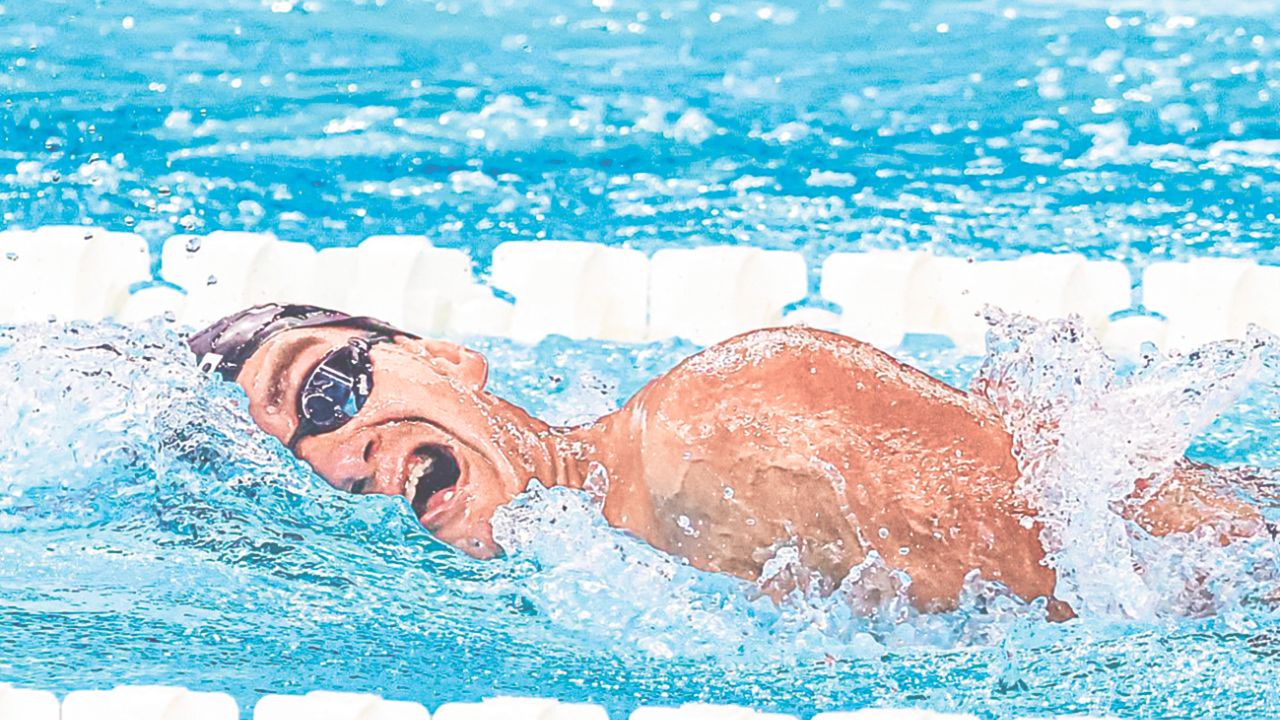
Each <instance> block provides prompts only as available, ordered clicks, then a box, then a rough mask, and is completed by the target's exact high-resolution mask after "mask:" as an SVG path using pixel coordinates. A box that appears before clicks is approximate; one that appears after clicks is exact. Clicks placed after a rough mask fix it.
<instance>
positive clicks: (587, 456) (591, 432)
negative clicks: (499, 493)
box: [500, 400, 618, 492]
mask: <svg viewBox="0 0 1280 720" xmlns="http://www.w3.org/2000/svg"><path fill="white" fill-rule="evenodd" d="M500 402H503V403H505V404H507V405H509V406H511V407H512V408H513V409H514V410H515V411H516V413H515V414H516V415H517V416H523V417H522V418H520V420H518V421H517V423H516V426H517V427H519V426H523V427H524V429H525V430H527V431H528V432H525V433H517V434H519V435H524V437H525V438H526V442H523V443H521V442H517V443H516V447H519V446H521V445H524V446H525V447H526V450H525V451H521V452H517V453H512V454H511V459H512V460H514V459H515V457H517V456H519V455H525V456H526V458H527V459H526V460H525V462H524V463H523V464H525V465H526V470H527V474H528V479H529V480H537V481H538V483H540V484H541V485H543V486H544V487H567V488H571V489H574V490H584V489H587V490H589V491H591V492H595V491H597V488H598V489H599V490H603V489H605V487H607V482H608V481H607V478H602V477H601V473H607V470H606V468H605V466H604V464H603V458H604V457H606V456H608V453H607V451H608V450H609V448H608V447H606V445H607V442H608V438H607V437H606V436H607V433H606V430H607V429H608V427H609V425H610V423H609V420H610V419H611V418H612V417H613V416H614V415H617V414H618V413H611V414H609V415H606V416H604V417H602V418H599V419H598V420H595V421H592V422H588V423H584V424H582V425H576V426H556V425H551V424H550V423H547V422H546V421H544V420H542V419H540V418H537V417H534V416H533V415H531V414H529V413H528V412H526V411H525V410H524V409H523V408H521V407H519V406H517V405H514V404H513V403H510V402H509V401H505V400H500ZM535 437H536V438H537V440H536V443H537V445H538V446H539V448H528V445H527V439H532V438H535ZM528 449H534V450H535V452H528V451H527V450H528ZM536 449H541V452H536ZM508 452H509V453H510V450H509V451H508ZM513 464H515V463H513ZM601 483H604V486H601ZM588 485H590V486H591V487H590V488H588Z"/></svg>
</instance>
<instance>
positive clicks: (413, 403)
mask: <svg viewBox="0 0 1280 720" xmlns="http://www.w3.org/2000/svg"><path fill="white" fill-rule="evenodd" d="M189 345H190V347H191V349H192V351H193V352H194V353H195V354H196V356H197V358H198V361H199V362H200V364H201V366H202V367H203V368H204V369H205V370H206V371H207V372H216V373H218V374H220V375H221V376H222V377H223V378H224V379H226V380H228V381H232V382H237V383H239V385H240V386H241V387H243V388H244V391H245V392H246V393H247V394H248V397H249V412H250V414H251V415H252V417H253V419H254V421H255V422H256V423H257V424H258V425H259V426H260V427H261V428H262V429H263V430H265V431H266V432H267V433H269V434H270V435H272V436H274V437H275V438H276V439H278V440H279V441H281V442H282V443H285V444H286V445H287V446H288V447H289V449H290V450H291V451H293V453H294V454H295V455H297V457H299V458H300V459H302V460H304V461H306V462H307V463H309V464H310V465H311V467H312V468H313V469H314V470H315V472H316V473H317V474H319V475H320V476H321V477H323V478H324V479H325V480H326V481H328V482H329V483H330V484H331V485H333V486H334V487H336V488H338V489H341V490H346V491H349V492H353V493H378V494H385V495H400V496H403V497H404V498H405V499H406V500H407V501H408V502H409V504H410V505H411V506H412V508H413V512H414V514H415V516H416V517H417V518H418V519H419V521H420V522H421V523H422V525H423V526H424V527H425V528H426V529H427V530H428V531H430V532H431V533H433V534H434V535H435V536H436V537H437V538H439V539H440V540H442V541H444V542H446V543H449V544H451V545H453V546H455V547H457V548H459V549H461V550H463V551H464V552H466V553H468V554H470V555H472V556H475V557H478V558H488V557H492V556H494V555H496V554H498V553H499V552H500V549H499V548H498V546H497V545H496V544H495V542H494V540H493V532H492V527H491V525H490V521H491V519H492V518H493V515H494V511H495V510H496V509H497V508H498V507H500V506H502V505H505V504H506V503H508V502H509V501H510V500H511V499H512V498H514V497H515V496H516V495H518V494H519V493H521V492H523V491H524V490H525V489H526V487H527V486H528V485H529V483H530V481H531V480H532V479H535V478H536V479H537V480H538V481H539V482H541V483H542V484H543V485H547V486H551V485H559V486H567V487H571V488H578V489H581V488H583V487H584V485H589V484H590V485H593V487H594V488H595V490H596V491H597V492H599V493H602V494H603V501H604V503H603V512H604V516H605V518H606V520H607V521H608V522H609V523H610V524H611V525H613V526H615V527H617V528H621V529H624V530H626V531H629V532H630V533H632V534H634V535H635V536H636V537H638V538H640V539H642V540H644V541H646V542H648V543H650V544H651V545H653V546H654V547H656V548H658V549H660V550H663V551H665V552H668V553H671V554H673V555H677V556H680V557H683V558H686V559H687V560H688V562H689V563H690V564H691V565H693V566H694V567H697V568H700V569H702V570H708V571H714V572H723V573H729V574H731V575H735V576H738V577H741V578H745V579H748V580H752V581H758V580H759V579H760V575H761V571H762V567H763V565H764V563H765V562H766V561H767V560H769V559H770V558H771V557H773V555H774V554H775V553H776V550H777V548H779V547H782V546H785V545H792V546H794V547H795V548H796V549H797V550H798V553H799V560H800V562H801V564H802V566H803V567H804V568H806V569H808V570H809V571H811V572H812V573H813V574H814V575H815V576H816V577H818V578H821V579H822V582H823V583H824V584H825V585H824V587H825V589H827V590H829V589H830V588H833V587H835V586H836V585H838V584H839V583H840V581H841V580H843V579H844V577H845V576H846V575H847V574H848V573H849V572H850V570H851V568H854V567H855V566H858V564H859V563H862V562H863V561H864V560H866V559H867V558H868V556H869V554H870V553H872V552H875V553H877V554H878V555H879V556H880V558H882V559H883V561H884V562H885V563H886V565H887V566H888V567H890V568H892V569H897V570H903V571H906V572H907V573H908V574H909V575H910V577H911V584H910V586H909V587H908V596H909V598H910V600H911V602H912V603H913V605H915V606H916V607H917V608H918V609H920V610H922V611H945V610H948V609H951V608H954V607H955V606H956V603H957V601H958V597H959V595H960V592H961V589H962V586H963V584H964V582H965V577H966V576H967V575H969V574H970V573H971V572H972V571H975V570H976V571H978V572H979V573H980V574H981V577H982V578H984V579H987V580H995V581H999V582H1001V583H1003V584H1004V585H1005V586H1006V587H1008V588H1009V589H1010V590H1011V591H1012V592H1013V593H1015V594H1017V595H1018V596H1019V597H1021V598H1023V599H1024V600H1028V601H1031V600H1034V599H1037V598H1045V599H1046V600H1047V602H1048V612H1049V615H1050V617H1052V618H1056V619H1063V618H1067V617H1070V616H1071V615H1072V610H1071V608H1070V607H1068V606H1067V605H1066V604H1065V603H1063V602H1061V601H1059V600H1057V599H1055V598H1054V597H1053V592H1054V584H1055V581H1056V576H1055V573H1054V570H1053V569H1052V568H1051V567H1049V566H1048V565H1047V564H1046V562H1045V552H1044V549H1043V547H1042V545H1041V542H1040V533H1041V530H1042V527H1041V525H1040V523H1039V522H1038V521H1037V519H1036V513H1035V510H1034V508H1032V507H1030V506H1029V505H1028V503H1027V501H1026V500H1025V499H1024V498H1023V497H1021V496H1020V494H1019V493H1018V492H1017V491H1016V484H1017V481H1018V478H1019V469H1018V465H1017V463H1016V462H1015V460H1014V457H1013V454H1012V447H1013V440H1012V438H1011V436H1010V434H1009V432H1008V431H1007V430H1006V428H1005V426H1004V425H1003V424H1002V422H1001V420H1000V418H999V417H998V416H997V414H996V411H995V409H994V408H993V407H992V406H991V405H990V404H989V402H988V401H986V400H985V399H983V398H980V397H978V396H975V395H971V394H967V393H964V392H962V391H960V390H957V389H955V388H952V387H950V386H948V385H946V384H945V383H943V382H941V381H939V380H937V379H935V378H933V377H931V376H929V375H927V374H925V373H923V372H920V371H918V370H915V369H913V368H910V367H907V366H906V365H903V364H902V363H900V362H898V361H897V360H895V359H894V358H892V357H891V356H889V355H888V354H886V353H884V352H882V351H880V350H878V349H876V348H874V347H871V346H870V345H867V344H865V343H861V342H859V341H857V340H854V339H852V338H848V337H844V336H842V335H837V334H834V333H829V332H824V331H819V330H813V329H808V328H802V327H789V328H780V329H770V330H758V331H754V332H749V333H746V334H743V335H739V336H737V337H735V338H732V339H730V340H726V341H725V342H722V343H720V344H718V345H715V346H713V347H710V348H707V349H706V350H703V351H702V352H699V353H697V354H695V355H693V356H691V357H689V358H687V359H686V360H684V361H683V362H681V363H680V364H679V365H677V366H676V367H675V368H673V369H672V370H671V371H669V372H667V373H665V374H664V375H662V376H660V377H658V378H656V379H654V380H652V381H651V382H650V383H649V384H648V385H646V386H645V387H644V388H643V389H642V390H641V391H640V392H638V393H636V395H635V396H634V397H632V398H631V399H630V400H628V401H627V402H626V404H624V405H623V406H622V408H621V409H619V410H617V411H616V412H613V413H610V414H608V415H605V416H604V417H601V418H599V419H598V420H596V421H595V422H591V423H587V424H584V425H581V426H578V427H553V426H551V425H548V424H547V423H545V422H542V421H541V420H538V419H537V418H535V417H532V416H531V415H529V413H527V412H525V411H524V410H522V409H521V408H519V407H517V406H516V405H514V404H512V403H510V402H507V401H505V400H503V399H501V398H499V397H497V396H495V395H493V394H491V393H489V392H488V391H487V390H486V389H485V381H486V378H487V376H488V364H487V362H486V360H485V358H484V357H483V356H482V355H480V354H479V353H477V352H475V351H473V350H470V349H468V348H466V347H463V346H461V345H458V344H455V343H452V342H446V341H443V340H432V339H425V338H420V337H417V336H415V335H412V334H410V333H407V332H404V331H401V330H398V329H396V328H394V327H391V326H389V325H387V324H385V323H382V322H379V321H377V320H374V319H371V318H367V317H352V316H349V315H346V314H344V313H340V312H336V311H331V310H325V309H321V308H316V307H311V306H300V305H264V306H259V307H254V308H251V309H249V310H245V311H243V312H241V313H238V314H235V315H232V316H230V317H227V318H224V319H223V320H221V321H219V322H217V323H215V324H214V325H212V326H210V327H209V328H207V329H205V330H203V331H201V332H199V333H196V334H195V335H193V336H192V337H191V338H190V339H189ZM1212 473H1213V470H1212V469H1211V468H1208V467H1206V466H1201V465H1196V464H1193V463H1191V462H1190V461H1184V462H1183V463H1181V464H1180V466H1179V468H1178V469H1177V470H1176V471H1175V472H1174V473H1173V475H1172V477H1170V478H1168V479H1166V480H1165V481H1164V482H1163V483H1161V484H1160V485H1159V489H1158V490H1157V491H1156V492H1155V493H1154V494H1153V495H1151V496H1150V497H1147V498H1146V499H1145V500H1144V501H1142V502H1140V503H1138V502H1135V503H1134V505H1135V507H1134V508H1133V509H1132V511H1131V519H1132V520H1134V521H1135V522H1137V523H1138V524H1139V525H1140V526H1141V527H1143V528H1144V529H1146V530H1147V531H1149V532H1151V533H1153V534H1155V535H1165V534H1169V533H1177V532H1186V531H1190V530H1194V529H1197V528H1200V527H1204V526H1210V527H1212V528H1213V529H1214V530H1215V531H1216V532H1217V533H1218V536H1219V537H1220V538H1221V542H1223V543H1227V542H1230V541H1231V540H1232V539H1234V538H1238V537H1246V536H1251V535H1254V534H1257V533H1259V532H1263V531H1264V527H1265V526H1264V525H1263V522H1262V518H1261V516H1260V514H1259V513H1258V511H1257V509H1256V508H1254V507H1253V506H1251V505H1249V504H1247V503H1244V502H1242V501H1240V500H1237V499H1233V498H1232V497H1230V496H1228V495H1227V494H1225V493H1224V491H1220V490H1217V489H1215V485H1214V484H1213V483H1211V482H1210V481H1209V479H1210V476H1211V475H1212ZM1135 496H1136V493H1135ZM904 549H905V550H904ZM796 582H801V583H802V582H804V580H803V579H801V580H797V581H796ZM787 589H789V588H786V587H775V588H773V591H774V594H775V596H776V594H780V593H782V592H785V591H786V590H787ZM817 589H818V590H823V589H824V588H822V587H820V588H817Z"/></svg>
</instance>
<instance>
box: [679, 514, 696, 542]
mask: <svg viewBox="0 0 1280 720" xmlns="http://www.w3.org/2000/svg"><path fill="white" fill-rule="evenodd" d="M676 524H677V525H679V526H680V529H681V530H683V531H684V534H685V535H688V536H690V537H692V536H694V535H697V534H698V533H697V531H695V530H694V529H693V523H692V522H690V521H689V517H688V516H687V515H681V516H680V517H678V518H676Z"/></svg>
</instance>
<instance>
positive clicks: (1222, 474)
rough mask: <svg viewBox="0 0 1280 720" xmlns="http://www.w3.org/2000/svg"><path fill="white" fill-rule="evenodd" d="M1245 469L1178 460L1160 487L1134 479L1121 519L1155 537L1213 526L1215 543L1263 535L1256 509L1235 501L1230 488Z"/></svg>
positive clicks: (1236, 498)
mask: <svg viewBox="0 0 1280 720" xmlns="http://www.w3.org/2000/svg"><path fill="white" fill-rule="evenodd" d="M1248 472H1249V470H1248V468H1238V469H1237V468H1217V467H1213V466H1212V465H1205V464H1203V463H1197V462H1193V461H1191V460H1187V459H1185V458H1184V459H1182V460H1180V461H1179V462H1178V465H1177V467H1175V468H1174V471H1173V474H1172V475H1171V476H1170V477H1169V478H1168V479H1167V480H1165V481H1164V482H1163V483H1157V482H1156V481H1155V480H1154V479H1153V478H1144V479H1142V480H1139V481H1138V484H1137V487H1136V488H1135V489H1134V491H1133V493H1132V494H1130V496H1129V500H1131V501H1132V502H1129V503H1126V504H1125V507H1124V511H1123V513H1122V514H1123V515H1124V517H1125V518H1126V519H1129V520H1132V521H1134V522H1136V523H1138V525H1139V526H1140V527H1142V528H1143V529H1144V530H1146V531H1147V532H1149V533H1151V534H1152V535H1155V536H1158V537H1159V536H1164V535H1172V534H1174V533H1186V532H1192V531H1195V530H1197V529H1198V528H1202V527H1213V528H1215V529H1216V530H1217V532H1218V534H1219V535H1218V539H1219V541H1220V542H1221V543H1222V544H1224V545H1226V544H1228V543H1230V542H1231V541H1232V540H1238V539H1244V538H1251V537H1257V536H1259V535H1262V534H1266V533H1268V532H1269V531H1268V528H1267V524H1266V522H1265V521H1264V520H1263V517H1262V513H1261V512H1260V511H1259V510H1258V508H1257V507H1255V506H1254V505H1251V504H1250V503H1248V502H1246V501H1244V500H1242V499H1240V498H1238V497H1234V496H1233V495H1234V493H1233V492H1232V489H1231V487H1230V485H1232V484H1234V483H1233V480H1234V479H1235V476H1237V475H1239V474H1241V473H1244V474H1248Z"/></svg>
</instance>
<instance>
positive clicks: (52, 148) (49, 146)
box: [44, 137, 62, 152]
mask: <svg viewBox="0 0 1280 720" xmlns="http://www.w3.org/2000/svg"><path fill="white" fill-rule="evenodd" d="M44 149H45V150H48V151H49V152H58V151H59V150H61V149H62V138H56V137H51V138H49V139H48V140H45V141H44Z"/></svg>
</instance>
